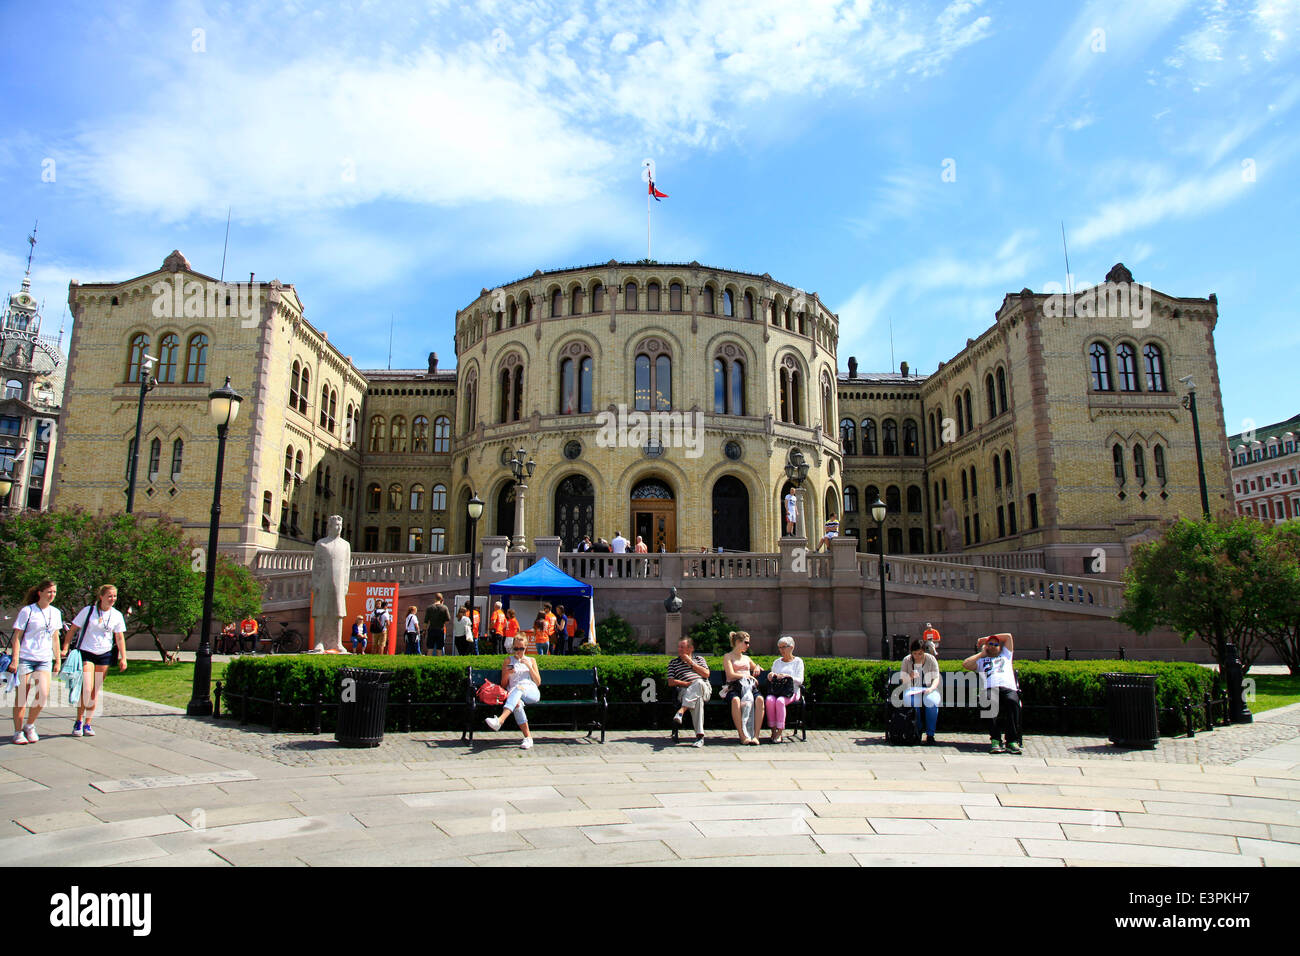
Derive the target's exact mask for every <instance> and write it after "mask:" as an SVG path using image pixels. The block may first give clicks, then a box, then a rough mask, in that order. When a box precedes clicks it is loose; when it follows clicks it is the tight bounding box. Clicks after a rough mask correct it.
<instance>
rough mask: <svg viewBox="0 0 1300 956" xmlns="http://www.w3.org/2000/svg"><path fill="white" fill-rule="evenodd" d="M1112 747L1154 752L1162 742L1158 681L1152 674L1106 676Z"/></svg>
mask: <svg viewBox="0 0 1300 956" xmlns="http://www.w3.org/2000/svg"><path fill="white" fill-rule="evenodd" d="M1103 676H1105V678H1106V718H1107V726H1108V727H1109V729H1110V733H1109V735H1108V736H1109V737H1110V741H1111V743H1113V744H1115V745H1116V746H1118V747H1145V748H1147V749H1150V748H1152V747H1155V746H1156V744H1158V743H1159V742H1160V718H1159V714H1158V713H1157V712H1156V679H1155V676H1154V675H1152V674H1105V675H1103Z"/></svg>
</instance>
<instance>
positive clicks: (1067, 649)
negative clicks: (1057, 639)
mask: <svg viewBox="0 0 1300 956" xmlns="http://www.w3.org/2000/svg"><path fill="white" fill-rule="evenodd" d="M1065 659H1066V660H1067V661H1068V660H1069V659H1070V645H1069V644H1066V645H1065Z"/></svg>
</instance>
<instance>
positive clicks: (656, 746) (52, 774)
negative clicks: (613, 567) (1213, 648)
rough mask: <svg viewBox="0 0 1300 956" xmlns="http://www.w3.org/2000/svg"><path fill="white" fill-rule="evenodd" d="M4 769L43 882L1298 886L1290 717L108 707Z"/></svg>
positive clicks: (10, 859) (6, 846)
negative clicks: (616, 870) (464, 873)
mask: <svg viewBox="0 0 1300 956" xmlns="http://www.w3.org/2000/svg"><path fill="white" fill-rule="evenodd" d="M58 713H59V711H58V710H54V711H51V712H50V713H49V714H48V715H47V716H44V717H42V719H41V734H42V737H41V741H40V743H39V744H37V745H34V746H33V745H29V746H25V747H16V746H9V747H5V748H4V749H3V758H4V759H3V764H2V766H0V809H2V810H3V819H4V821H5V822H4V824H3V826H4V829H5V833H4V834H3V836H0V860H2V861H4V862H5V863H9V864H35V865H50V866H79V867H84V866H149V867H154V866H173V865H174V866H228V865H234V866H255V865H292V866H304V865H305V866H354V865H417V864H429V865H461V866H492V865H509V866H519V865H559V866H571V865H586V866H610V865H651V866H654V865H669V864H671V865H675V866H680V865H684V864H700V865H724V864H727V865H736V864H737V863H740V864H745V863H752V864H754V865H764V866H770V865H800V866H802V865H835V866H893V865H922V866H931V865H954V866H971V865H996V866H1050V867H1060V866H1092V865H1105V866H1114V865H1135V866H1213V867H1222V866H1250V867H1258V866H1295V865H1297V864H1300V705H1292V706H1291V707H1286V708H1281V709H1278V710H1274V711H1268V712H1265V713H1263V714H1260V715H1258V717H1257V720H1256V722H1255V723H1254V724H1251V725H1244V726H1235V727H1229V728H1224V729H1220V730H1216V731H1214V732H1212V733H1200V734H1198V735H1197V736H1196V737H1195V738H1194V739H1187V738H1163V739H1162V740H1161V742H1160V745H1159V747H1158V748H1157V749H1156V750H1154V751H1122V750H1117V749H1116V748H1114V747H1111V746H1110V745H1109V744H1108V743H1107V741H1105V740H1104V739H1102V738H1098V737H1033V736H1030V737H1027V738H1026V740H1025V750H1024V754H1023V755H1022V756H1010V755H1001V756H992V755H989V754H988V753H986V752H984V751H985V749H986V747H987V739H986V738H983V737H980V736H978V735H971V734H950V735H945V734H943V733H942V728H941V729H940V743H939V745H937V746H934V747H916V748H900V747H890V746H887V745H885V743H884V741H883V738H882V736H881V734H880V733H879V732H861V731H811V732H810V733H809V735H808V739H807V741H806V742H791V743H784V744H781V745H780V746H770V745H768V744H766V743H764V744H763V745H761V746H759V747H742V746H740V745H739V744H738V743H737V742H736V741H735V740H734V739H732V738H731V737H730V736H724V735H722V734H720V733H717V734H712V735H710V737H709V740H708V744H707V745H706V746H705V747H704V748H703V749H701V750H695V749H693V748H691V747H690V746H688V745H685V744H683V745H680V746H673V745H672V744H671V743H670V741H669V739H668V736H667V734H666V733H664V732H653V731H631V732H614V733H611V734H610V735H609V736H608V739H607V742H606V743H605V744H604V745H601V744H600V743H598V742H596V741H595V740H588V739H587V738H586V737H585V736H584V735H582V734H572V733H565V732H560V733H548V732H544V731H543V732H539V733H538V734H537V745H536V746H535V747H534V748H533V750H531V751H529V752H521V751H520V750H519V749H518V747H517V743H518V736H517V735H516V734H513V733H509V732H506V731H503V732H501V733H500V734H496V735H493V734H490V733H487V732H485V733H484V734H483V735H481V736H480V737H479V738H478V740H477V741H476V745H475V747H473V748H470V747H468V746H466V745H465V744H463V743H461V741H460V739H459V735H458V734H453V733H440V732H434V733H430V732H423V733H410V734H388V735H386V736H385V739H384V742H383V744H382V746H380V747H379V748H376V749H370V750H348V749H344V748H341V747H339V746H338V745H337V744H336V743H335V742H334V740H333V738H332V737H330V736H318V737H317V736H310V735H303V734H271V733H270V732H269V731H267V730H266V729H265V728H258V727H255V726H253V725H249V726H246V727H240V726H239V725H238V724H237V723H236V722H234V721H231V720H219V721H213V720H198V719H190V718H186V717H184V716H183V715H182V714H181V713H180V712H179V711H176V710H174V709H172V708H167V707H164V706H162V705H159V704H154V703H148V702H144V701H137V700H133V699H131V698H125V697H119V696H115V695H110V700H109V702H108V707H107V711H106V714H105V716H104V717H103V718H101V719H99V720H96V723H95V726H96V729H97V732H98V733H97V736H96V737H95V738H94V739H93V740H89V739H82V738H74V737H72V736H71V735H70V733H69V731H70V729H71V718H68V719H66V720H65V719H64V718H63V717H61V716H58Z"/></svg>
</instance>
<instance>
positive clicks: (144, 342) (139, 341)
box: [126, 332, 149, 382]
mask: <svg viewBox="0 0 1300 956" xmlns="http://www.w3.org/2000/svg"><path fill="white" fill-rule="evenodd" d="M148 351H149V336H147V335H145V334H144V333H143V332H141V333H140V334H139V335H136V336H133V337H132V338H131V350H130V353H129V356H128V358H127V365H126V380H127V381H128V382H138V381H140V367H141V366H142V365H143V364H144V357H145V355H146V354H147V353H148Z"/></svg>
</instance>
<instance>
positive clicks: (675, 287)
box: [668, 282, 682, 312]
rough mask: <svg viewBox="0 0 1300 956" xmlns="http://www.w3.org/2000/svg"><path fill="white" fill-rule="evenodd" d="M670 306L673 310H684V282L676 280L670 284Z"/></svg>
mask: <svg viewBox="0 0 1300 956" xmlns="http://www.w3.org/2000/svg"><path fill="white" fill-rule="evenodd" d="M668 308H669V310H670V311H672V312H680V311H682V284H681V283H680V282H674V283H672V284H671V285H670V286H668Z"/></svg>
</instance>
